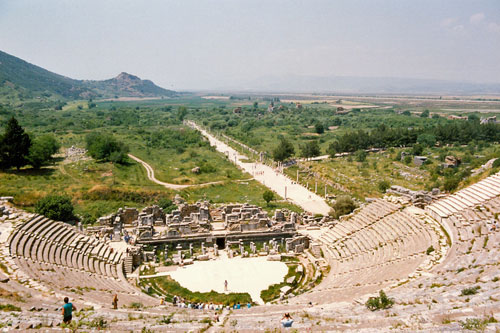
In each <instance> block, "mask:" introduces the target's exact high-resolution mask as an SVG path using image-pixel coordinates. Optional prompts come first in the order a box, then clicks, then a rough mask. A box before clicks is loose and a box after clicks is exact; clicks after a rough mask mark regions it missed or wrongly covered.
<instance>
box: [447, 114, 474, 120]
mask: <svg viewBox="0 0 500 333" xmlns="http://www.w3.org/2000/svg"><path fill="white" fill-rule="evenodd" d="M448 119H450V120H468V119H469V117H467V116H463V117H462V116H456V115H454V114H452V115H449V116H448Z"/></svg>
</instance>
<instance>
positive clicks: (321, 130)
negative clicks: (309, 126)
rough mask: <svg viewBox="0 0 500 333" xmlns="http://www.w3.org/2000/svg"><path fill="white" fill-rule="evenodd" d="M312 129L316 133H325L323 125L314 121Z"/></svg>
mask: <svg viewBox="0 0 500 333" xmlns="http://www.w3.org/2000/svg"><path fill="white" fill-rule="evenodd" d="M314 130H315V131H316V133H318V134H323V133H325V127H324V126H323V124H322V123H316V125H314Z"/></svg>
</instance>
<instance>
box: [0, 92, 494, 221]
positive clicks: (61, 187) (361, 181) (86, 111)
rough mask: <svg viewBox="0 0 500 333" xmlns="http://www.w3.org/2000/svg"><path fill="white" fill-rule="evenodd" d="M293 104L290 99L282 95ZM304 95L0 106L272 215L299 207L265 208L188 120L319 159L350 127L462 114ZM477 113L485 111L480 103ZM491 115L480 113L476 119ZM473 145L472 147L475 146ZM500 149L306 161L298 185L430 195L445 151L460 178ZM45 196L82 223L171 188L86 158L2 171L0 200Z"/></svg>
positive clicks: (135, 170) (63, 136)
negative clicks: (306, 147) (314, 148)
mask: <svg viewBox="0 0 500 333" xmlns="http://www.w3.org/2000/svg"><path fill="white" fill-rule="evenodd" d="M273 98H274V97H273ZM297 98H298V97H296V96H291V97H289V98H288V99H290V100H293V99H297ZM300 99H301V101H302V102H303V108H302V109H297V108H296V107H295V104H293V103H290V102H286V103H285V102H283V103H280V102H276V103H275V106H277V107H279V106H280V105H281V106H283V108H281V109H277V110H275V111H273V112H267V106H268V104H269V103H270V100H271V99H270V97H269V96H267V97H266V96H260V97H259V96H256V95H251V96H243V97H237V98H232V99H204V98H201V97H199V96H184V97H181V98H175V99H157V100H148V101H128V102H125V101H102V102H101V101H94V102H95V104H96V106H95V107H91V108H89V106H90V104H89V103H88V101H73V102H67V103H66V104H65V105H64V106H63V107H62V109H59V107H57V105H58V104H59V105H60V103H55V102H53V101H52V102H50V101H45V102H43V101H39V102H36V101H30V102H25V103H23V104H22V105H20V106H16V107H5V106H4V107H2V108H0V125H3V124H5V123H6V121H7V120H8V119H9V118H10V117H11V116H15V117H16V118H17V119H18V120H19V121H20V123H21V125H22V126H23V127H25V128H26V130H27V131H28V132H29V133H30V134H33V135H35V136H36V135H40V134H45V133H52V134H54V135H55V136H56V137H57V138H58V140H59V141H60V142H61V144H62V146H63V148H67V147H70V146H72V145H75V146H78V147H84V146H85V136H86V135H87V134H88V133H91V132H95V131H98V132H106V133H109V134H113V135H114V136H115V137H116V138H117V139H118V140H120V141H122V142H124V143H126V144H127V145H128V146H129V147H130V152H131V153H132V154H134V155H136V156H137V157H139V158H141V159H143V160H144V161H146V162H147V163H149V164H151V165H152V167H153V168H154V169H155V174H156V177H157V178H158V179H159V180H162V181H165V182H171V183H178V184H200V183H206V182H214V181H215V182H219V181H220V182H221V183H220V184H216V185H210V186H204V187H193V188H188V189H185V190H183V191H181V192H180V195H181V196H183V197H184V198H185V199H186V200H187V201H188V202H195V201H197V200H201V199H206V200H210V201H212V202H214V203H226V202H248V203H251V204H256V205H259V206H263V207H264V208H265V209H267V210H268V211H270V212H271V213H272V211H274V210H275V209H277V208H289V209H291V210H294V211H298V210H299V209H298V207H296V206H293V205H291V204H289V203H287V202H283V201H281V198H278V200H277V201H276V202H273V204H272V205H271V206H270V207H265V206H266V205H265V202H264V201H263V199H262V193H263V192H264V191H265V190H266V188H265V187H264V186H262V185H261V184H259V183H257V182H255V181H248V178H249V176H248V175H245V174H244V173H242V172H241V171H240V170H239V169H238V168H236V167H234V166H233V165H232V164H231V163H230V162H229V161H228V160H227V158H226V157H225V156H224V155H222V154H219V153H218V152H216V151H214V149H213V148H211V147H209V145H208V144H207V143H206V142H205V140H204V139H203V138H202V137H201V135H199V134H196V133H193V131H192V130H190V129H188V128H186V127H185V126H184V125H182V119H183V117H184V116H186V117H187V118H188V119H193V120H196V121H197V122H199V123H200V124H202V125H204V126H206V127H207V128H210V130H211V131H212V132H214V133H217V132H220V133H225V134H227V135H229V136H230V137H233V138H235V139H237V140H239V141H241V142H243V143H245V144H247V145H248V146H250V147H252V148H255V149H256V150H259V151H265V152H268V155H271V152H272V150H273V149H274V147H275V146H276V144H277V141H278V138H279V137H281V136H283V137H286V138H288V139H289V140H290V141H291V142H292V143H293V144H294V146H295V150H296V155H299V153H300V146H301V145H302V144H304V143H305V142H307V141H310V140H318V142H319V145H320V148H321V153H323V154H324V153H326V150H327V148H328V146H329V144H330V143H331V142H332V141H334V140H335V139H336V138H338V137H339V136H341V135H343V134H345V133H346V132H348V131H352V130H357V129H365V130H368V131H371V130H374V129H376V128H377V127H378V126H380V125H381V124H385V125H387V126H389V127H396V128H405V127H421V128H426V127H428V126H437V125H439V124H444V123H448V122H449V120H446V119H444V118H439V119H431V118H421V117H419V116H418V113H419V112H421V111H422V110H424V108H426V109H429V110H431V112H434V111H436V112H438V111H439V112H442V113H457V114H458V113H459V112H453V111H450V110H448V108H450V107H451V108H457V110H459V109H460V101H453V102H450V103H452V104H449V103H448V104H447V102H436V101H435V100H429V99H418V100H417V102H416V103H417V104H415V105H416V106H415V107H413V106H412V105H413V104H411V103H409V102H408V101H407V100H404V102H401V104H397V99H389V98H387V99H369V100H361V102H363V103H370V104H373V105H376V106H384V107H386V106H387V105H388V104H387V103H390V102H391V103H393V104H392V106H391V107H390V108H386V109H382V108H378V109H362V110H357V109H356V108H353V109H352V110H353V111H352V112H350V113H349V114H345V115H337V114H335V107H334V105H333V104H332V103H335V105H336V104H337V101H336V100H332V98H328V103H319V102H318V103H315V101H317V100H318V101H319V100H321V98H319V97H315V98H314V99H310V98H305V97H304V98H302V97H301V98H300ZM283 100H285V97H283ZM308 101H310V102H308ZM255 102H257V106H255V104H254V103H255ZM353 102H354V103H358V101H357V100H356V99H355V98H352V99H351V98H349V99H348V100H347V101H343V103H344V104H345V105H346V106H349V107H351V106H353V105H352V103H353ZM407 102H408V103H407ZM466 104H467V105H466V106H467V107H469V106H470V105H471V103H470V102H467V103H466ZM450 105H451V106H450ZM495 105H496V104H495ZM237 106H241V107H242V109H243V110H242V112H241V113H238V114H235V113H234V112H233V109H234V108H235V107H237ZM354 106H355V105H354ZM183 108H185V110H186V114H185V115H183V114H182V112H181V110H182V109H183ZM478 109H481V110H482V111H487V110H483V109H484V108H483V107H478ZM395 110H399V111H410V112H411V115H410V116H408V115H406V116H405V115H399V114H396V113H395V112H394V111H395ZM469 113H471V112H467V114H469ZM491 114H493V113H491V112H485V113H482V114H481V116H487V115H491ZM318 122H320V123H321V124H322V125H323V126H324V129H325V132H324V133H322V134H318V133H315V128H314V127H315V124H316V123H318ZM330 126H334V129H332V130H328V127H330ZM232 145H233V144H232ZM233 146H234V145H233ZM471 146H473V147H474V149H472V150H471V149H470V148H471ZM497 147H498V146H497V145H494V144H491V145H485V144H484V143H481V142H478V143H476V144H469V146H468V147H461V146H455V145H454V146H452V147H441V148H432V149H431V148H427V149H426V150H425V152H424V153H423V154H424V155H426V156H428V157H429V159H430V164H429V165H426V166H424V167H418V168H417V167H414V166H413V165H412V164H408V165H407V164H405V163H402V162H401V161H396V159H395V155H396V154H397V153H398V152H399V151H400V150H402V149H401V148H396V149H394V150H393V151H389V152H386V153H377V154H368V156H367V159H366V161H364V162H357V161H356V159H355V158H349V157H343V158H336V159H334V160H325V161H321V162H302V163H301V164H300V170H299V172H300V177H299V179H300V181H301V182H302V183H303V184H304V185H307V184H309V188H311V189H312V190H313V191H314V189H315V184H316V183H318V193H319V194H323V193H324V188H325V185H326V186H327V191H328V193H329V194H335V195H339V194H350V195H352V196H354V197H357V198H359V199H364V198H365V197H372V196H378V197H380V196H382V195H383V193H382V192H381V191H380V190H379V189H378V184H379V182H381V181H388V182H389V183H390V184H391V185H401V186H405V187H408V188H410V189H413V190H419V189H430V188H432V187H433V186H441V187H442V185H443V183H444V182H445V178H446V177H447V176H449V175H445V174H443V173H442V172H437V171H436V167H437V166H438V165H439V164H440V163H441V157H440V155H442V153H443V152H445V151H446V153H447V154H454V155H456V156H459V157H462V159H463V161H464V163H462V165H461V166H460V167H459V168H458V172H464V171H465V170H466V169H467V168H469V169H471V168H473V167H476V166H478V165H480V164H482V163H484V162H486V160H487V159H488V158H492V157H497V156H499V155H500V152H499V151H498V148H497ZM239 150H240V148H239ZM406 150H409V149H406ZM194 167H200V168H201V169H202V172H201V173H199V174H195V173H193V172H192V171H191V170H192V169H193V168H194ZM286 172H287V173H288V174H289V175H290V176H291V177H292V178H293V179H295V177H296V173H297V167H292V168H288V169H287V170H286ZM486 173H488V172H486ZM486 173H484V174H486ZM483 176H484V175H483ZM478 177H482V176H478ZM476 178H477V177H476ZM474 179H475V178H474ZM469 181H471V178H467V179H466V180H465V181H462V182H461V183H460V185H459V188H460V187H461V186H464V185H465V184H466V183H467V182H469ZM48 193H66V194H68V195H70V196H71V197H72V198H73V202H74V204H75V207H76V211H77V213H78V214H80V215H82V216H84V218H85V220H86V221H91V220H92V219H95V218H96V217H98V216H101V215H104V214H108V213H110V212H112V211H114V210H116V209H117V208H118V207H122V206H135V207H138V208H141V207H143V206H146V205H148V204H152V203H155V202H156V201H157V200H158V198H161V197H167V198H172V197H173V196H174V195H175V192H173V191H170V190H167V189H165V188H164V187H161V186H158V185H155V184H154V183H152V182H150V181H149V180H148V179H147V177H146V174H145V170H144V169H143V167H142V166H141V165H139V164H137V163H135V162H132V161H130V163H129V164H128V165H124V166H120V165H112V164H110V163H97V162H95V161H92V160H86V161H79V162H73V163H67V161H63V160H62V159H59V160H57V161H56V162H55V164H54V165H52V166H49V167H45V168H43V169H42V170H39V171H36V170H31V169H22V170H21V171H19V172H16V171H13V170H8V171H2V172H0V194H1V195H13V196H14V197H15V203H16V204H18V205H20V206H22V207H25V208H26V209H28V210H32V209H33V206H34V204H35V203H36V201H37V200H38V199H39V198H41V197H43V196H44V195H46V194H48Z"/></svg>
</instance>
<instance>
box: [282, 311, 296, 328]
mask: <svg viewBox="0 0 500 333" xmlns="http://www.w3.org/2000/svg"><path fill="white" fill-rule="evenodd" d="M281 324H282V325H283V327H292V324H293V318H292V316H290V314H289V313H285V315H284V316H283V318H281Z"/></svg>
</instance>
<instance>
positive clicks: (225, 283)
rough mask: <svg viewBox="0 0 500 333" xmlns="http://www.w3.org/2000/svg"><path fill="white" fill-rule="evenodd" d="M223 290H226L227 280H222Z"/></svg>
mask: <svg viewBox="0 0 500 333" xmlns="http://www.w3.org/2000/svg"><path fill="white" fill-rule="evenodd" d="M224 291H227V280H224Z"/></svg>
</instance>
